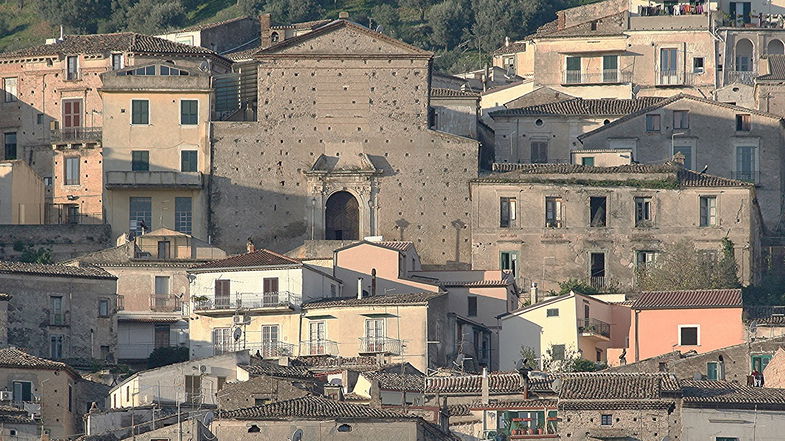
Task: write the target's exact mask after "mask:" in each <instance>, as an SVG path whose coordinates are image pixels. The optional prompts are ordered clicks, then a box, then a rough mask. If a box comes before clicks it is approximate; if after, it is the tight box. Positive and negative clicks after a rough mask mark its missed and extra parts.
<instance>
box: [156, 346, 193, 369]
mask: <svg viewBox="0 0 785 441" xmlns="http://www.w3.org/2000/svg"><path fill="white" fill-rule="evenodd" d="M183 361H188V348H186V347H184V346H177V347H162V348H155V349H154V350H153V352H152V353H151V354H150V356H149V357H148V358H147V369H153V368H157V367H161V366H166V365H170V364H174V363H180V362H183Z"/></svg>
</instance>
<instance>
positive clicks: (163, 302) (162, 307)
mask: <svg viewBox="0 0 785 441" xmlns="http://www.w3.org/2000/svg"><path fill="white" fill-rule="evenodd" d="M180 310H181V304H180V299H178V298H177V297H174V296H172V295H160V294H158V295H156V294H153V295H151V296H150V311H156V312H179V311H180Z"/></svg>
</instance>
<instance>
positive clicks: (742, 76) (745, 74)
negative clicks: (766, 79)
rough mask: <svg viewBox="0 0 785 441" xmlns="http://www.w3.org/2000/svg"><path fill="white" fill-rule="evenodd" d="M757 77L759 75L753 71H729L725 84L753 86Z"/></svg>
mask: <svg viewBox="0 0 785 441" xmlns="http://www.w3.org/2000/svg"><path fill="white" fill-rule="evenodd" d="M756 76H757V74H756V73H755V72H753V71H741V70H729V71H728V72H727V78H728V79H727V81H725V84H731V83H741V84H747V85H750V86H751V85H752V84H753V83H754V82H755V77H756Z"/></svg>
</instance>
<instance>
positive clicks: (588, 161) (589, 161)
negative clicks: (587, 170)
mask: <svg viewBox="0 0 785 441" xmlns="http://www.w3.org/2000/svg"><path fill="white" fill-rule="evenodd" d="M581 165H585V166H588V167H594V156H584V157H583V158H581Z"/></svg>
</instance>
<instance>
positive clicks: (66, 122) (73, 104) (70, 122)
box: [63, 99, 82, 133]
mask: <svg viewBox="0 0 785 441" xmlns="http://www.w3.org/2000/svg"><path fill="white" fill-rule="evenodd" d="M73 127H82V100H80V99H70V100H63V128H64V129H69V128H73ZM72 133H75V132H73V131H72Z"/></svg>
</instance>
